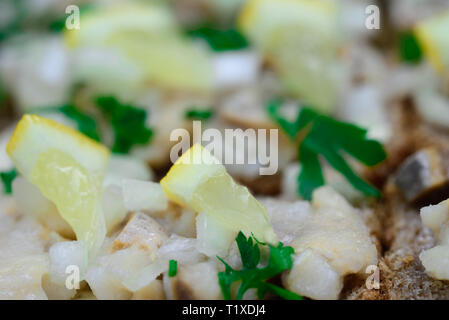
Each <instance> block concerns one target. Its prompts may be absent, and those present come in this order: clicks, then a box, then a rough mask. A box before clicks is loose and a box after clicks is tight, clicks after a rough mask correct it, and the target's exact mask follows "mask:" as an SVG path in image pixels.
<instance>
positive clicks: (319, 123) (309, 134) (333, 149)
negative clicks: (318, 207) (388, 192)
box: [267, 101, 386, 199]
mask: <svg viewBox="0 0 449 320" xmlns="http://www.w3.org/2000/svg"><path fill="white" fill-rule="evenodd" d="M281 105H282V102H281V101H272V102H271V103H270V104H269V105H268V109H267V111H268V115H269V116H270V117H271V118H272V119H273V120H274V121H275V122H277V123H278V125H279V126H280V127H281V129H282V130H284V131H285V133H286V134H287V135H288V136H289V137H290V139H292V140H294V141H297V140H298V137H301V141H300V142H299V147H298V152H299V158H300V162H301V164H302V167H301V172H300V174H299V176H298V192H299V194H300V195H302V196H303V197H304V198H305V199H311V197H312V192H313V190H315V189H316V188H318V187H319V186H322V185H323V184H324V177H323V172H322V168H321V164H320V162H319V159H318V156H319V155H321V156H323V157H324V158H325V159H326V160H327V162H328V163H329V164H330V165H331V166H332V167H333V168H334V169H335V170H337V171H339V172H340V173H341V174H342V175H343V176H344V177H345V178H346V179H347V180H348V181H349V183H351V185H352V186H354V188H356V189H358V190H360V191H361V192H363V193H364V194H366V195H368V196H375V197H379V196H380V192H379V191H378V190H377V189H376V188H374V187H373V186H372V185H370V184H369V183H368V182H366V181H365V180H363V179H362V178H361V177H359V176H358V175H357V174H356V173H355V172H354V171H353V170H352V169H351V167H350V166H349V165H348V164H347V162H346V160H345V159H344V157H343V156H342V155H341V153H340V152H341V151H345V152H346V153H347V154H349V155H351V156H352V157H354V158H356V159H358V160H359V161H360V162H362V163H363V164H365V165H367V166H374V165H376V164H378V163H380V162H382V161H383V160H384V159H385V158H386V153H385V150H384V149H383V147H382V145H381V144H380V143H379V142H378V141H376V140H370V139H367V137H366V134H367V130H366V129H363V128H360V127H358V126H356V125H353V124H350V123H346V122H342V121H337V120H335V119H332V118H330V117H328V116H324V115H321V114H319V113H317V112H316V111H314V110H312V109H310V108H307V107H304V108H302V109H301V111H300V113H299V115H298V117H297V118H296V120H295V121H293V122H290V121H288V120H286V119H284V118H283V117H282V116H281V115H280V113H279V109H280V107H281Z"/></svg>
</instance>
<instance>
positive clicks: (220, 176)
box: [161, 144, 278, 244]
mask: <svg viewBox="0 0 449 320" xmlns="http://www.w3.org/2000/svg"><path fill="white" fill-rule="evenodd" d="M161 186H162V188H163V190H164V192H165V193H166V195H167V197H168V198H169V199H170V200H172V201H173V202H176V203H178V204H179V205H182V206H185V207H188V208H190V209H192V210H194V211H196V212H200V213H202V214H206V215H209V216H210V217H212V218H213V219H214V221H216V223H219V224H221V225H222V226H223V228H225V229H227V230H233V231H234V232H235V233H237V232H239V231H243V232H244V233H245V234H247V235H251V234H254V236H255V237H256V238H257V239H258V240H259V241H263V242H268V243H271V244H276V243H277V242H278V239H277V237H276V235H275V233H274V231H273V228H272V226H271V224H270V219H269V217H268V214H267V211H266V209H265V208H264V207H263V206H262V205H261V204H260V203H259V202H258V201H257V200H256V199H255V198H254V197H253V196H252V195H251V193H250V192H249V191H248V189H247V188H246V187H243V186H240V185H238V184H237V183H235V181H234V180H233V179H232V177H231V176H230V175H229V174H228V173H227V172H226V169H225V167H224V166H223V165H222V164H220V163H219V161H218V160H217V159H216V158H214V157H213V156H212V155H211V154H210V152H209V151H208V150H207V149H205V148H203V147H202V146H201V145H199V144H195V145H194V146H193V147H192V148H190V149H189V150H188V151H187V152H185V153H184V154H183V155H182V156H181V157H180V158H179V159H178V160H177V161H176V162H175V164H174V165H173V166H172V167H171V169H170V171H169V172H168V173H167V175H166V176H165V177H164V178H163V179H162V180H161Z"/></svg>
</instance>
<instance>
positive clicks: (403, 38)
mask: <svg viewBox="0 0 449 320" xmlns="http://www.w3.org/2000/svg"><path fill="white" fill-rule="evenodd" d="M422 55H423V54H422V50H421V47H420V45H419V42H418V39H417V38H416V36H415V35H414V33H413V32H411V31H409V32H404V33H402V34H400V35H399V56H400V58H401V60H402V61H404V62H408V63H418V62H420V61H421V59H422Z"/></svg>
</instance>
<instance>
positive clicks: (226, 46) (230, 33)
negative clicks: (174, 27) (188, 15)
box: [187, 26, 249, 51]
mask: <svg viewBox="0 0 449 320" xmlns="http://www.w3.org/2000/svg"><path fill="white" fill-rule="evenodd" d="M187 35H189V36H191V37H194V38H200V39H203V40H205V41H206V42H207V43H208V44H209V46H210V47H211V49H212V50H214V51H227V50H241V49H245V48H247V47H248V46H249V43H248V40H247V39H246V38H245V36H244V35H243V34H242V33H240V32H239V31H237V30H236V29H226V30H220V29H218V28H212V27H209V26H203V27H200V28H197V29H193V30H189V31H187Z"/></svg>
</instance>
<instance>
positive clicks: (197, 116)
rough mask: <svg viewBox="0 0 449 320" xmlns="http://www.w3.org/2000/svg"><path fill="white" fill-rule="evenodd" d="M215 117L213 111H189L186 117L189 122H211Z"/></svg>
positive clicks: (193, 109)
mask: <svg viewBox="0 0 449 320" xmlns="http://www.w3.org/2000/svg"><path fill="white" fill-rule="evenodd" d="M213 115H214V112H213V111H212V109H196V108H192V109H188V110H187V111H186V114H185V117H186V118H187V119H189V120H209V119H210V118H211V117H212V116H213Z"/></svg>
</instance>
